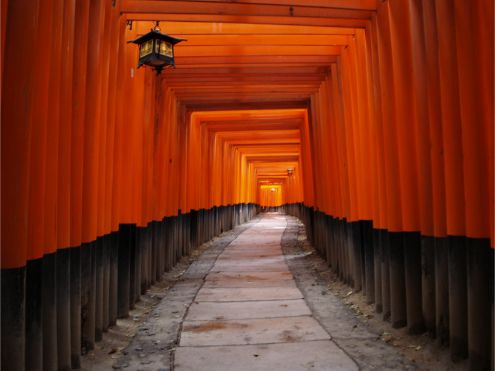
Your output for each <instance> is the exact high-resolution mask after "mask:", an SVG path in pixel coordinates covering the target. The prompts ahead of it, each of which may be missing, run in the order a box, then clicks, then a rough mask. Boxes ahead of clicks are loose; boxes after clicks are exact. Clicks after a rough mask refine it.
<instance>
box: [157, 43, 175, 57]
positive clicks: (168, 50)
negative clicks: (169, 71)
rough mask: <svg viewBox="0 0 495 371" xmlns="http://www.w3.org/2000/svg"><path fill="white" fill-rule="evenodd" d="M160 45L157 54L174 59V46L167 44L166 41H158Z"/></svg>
mask: <svg viewBox="0 0 495 371" xmlns="http://www.w3.org/2000/svg"><path fill="white" fill-rule="evenodd" d="M158 43H159V44H158V45H157V48H156V52H157V53H159V54H160V55H163V56H165V57H169V58H173V57H174V52H173V49H172V44H170V43H168V42H166V41H158Z"/></svg>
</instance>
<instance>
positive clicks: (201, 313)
mask: <svg viewBox="0 0 495 371" xmlns="http://www.w3.org/2000/svg"><path fill="white" fill-rule="evenodd" d="M286 226H287V222H286V218H285V217H284V216H281V215H278V214H268V215H267V216H265V217H264V219H263V220H262V221H261V222H260V223H258V224H256V225H253V226H252V227H251V228H250V229H248V230H246V231H244V232H243V233H242V234H240V235H239V236H238V238H237V239H236V240H235V241H233V242H232V243H231V244H230V245H229V246H228V247H226V248H225V249H224V251H223V252H222V253H221V254H220V255H219V256H218V259H217V260H216V262H215V264H214V265H213V267H212V268H211V269H210V272H209V274H208V275H207V276H206V277H205V280H204V282H205V283H204V284H203V286H202V287H201V288H200V290H199V291H198V293H197V295H196V297H195V299H194V301H193V303H192V304H191V306H190V307H189V309H188V312H187V314H186V316H185V318H184V322H183V324H182V331H181V333H180V340H179V347H178V348H177V349H176V351H175V357H174V369H175V370H180V371H186V370H187V371H199V370H205V371H206V370H212V371H213V370H214V371H222V370H229V371H236V370H241V371H242V370H249V371H252V370H254V371H256V370H260V371H261V370H267V371H268V370H270V371H277V370H298V371H299V370H357V369H358V367H357V365H356V363H355V362H354V361H353V360H352V359H351V358H350V357H349V356H348V355H347V354H346V353H345V352H344V351H342V350H341V349H340V348H339V347H338V346H337V345H336V344H335V343H334V342H333V341H332V340H331V337H330V335H329V333H328V332H327V331H326V330H325V329H324V328H323V327H322V326H321V325H320V323H319V322H318V321H317V320H316V319H315V318H314V316H313V315H312V312H311V310H310V309H309V307H308V306H307V304H306V302H305V301H304V295H303V294H302V292H301V291H300V290H299V289H298V288H297V286H296V284H295V281H294V278H293V276H292V274H291V273H290V271H289V268H288V266H287V263H286V259H285V257H284V255H283V252H282V247H281V239H282V234H283V232H284V231H285V229H286Z"/></svg>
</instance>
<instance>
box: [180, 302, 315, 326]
mask: <svg viewBox="0 0 495 371" xmlns="http://www.w3.org/2000/svg"><path fill="white" fill-rule="evenodd" d="M294 316H311V310H310V309H309V307H308V306H307V305H306V302H305V301H304V300H303V299H297V300H271V301H248V302H246V301H242V302H227V303H220V302H202V303H198V302H194V303H193V304H192V305H191V306H190V307H189V312H188V315H187V318H188V319H189V320H190V321H212V320H228V319H252V318H276V317H294Z"/></svg>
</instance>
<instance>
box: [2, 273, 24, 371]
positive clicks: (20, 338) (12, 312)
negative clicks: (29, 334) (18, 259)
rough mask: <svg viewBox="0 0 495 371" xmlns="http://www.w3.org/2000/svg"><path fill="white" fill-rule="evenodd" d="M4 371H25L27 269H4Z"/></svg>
mask: <svg viewBox="0 0 495 371" xmlns="http://www.w3.org/2000/svg"><path fill="white" fill-rule="evenodd" d="M1 279H2V282H1V285H2V302H1V323H2V345H1V348H2V363H1V365H0V366H1V367H0V368H1V369H2V370H4V369H5V370H7V369H8V370H12V371H23V370H25V358H24V357H25V344H26V341H25V339H26V326H25V313H26V312H25V310H26V307H25V304H26V297H25V294H26V292H25V288H26V268H25V267H22V268H12V269H2V277H1Z"/></svg>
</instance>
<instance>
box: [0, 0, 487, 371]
mask: <svg viewBox="0 0 495 371" xmlns="http://www.w3.org/2000/svg"><path fill="white" fill-rule="evenodd" d="M1 6H2V8H1V10H2V18H1V20H2V25H1V32H2V34H1V35H2V40H1V42H2V142H1V145H2V149H1V151H2V152H1V154H2V173H1V174H2V183H1V185H2V200H1V201H2V224H1V225H2V251H1V264H2V265H1V266H2V273H1V281H2V282H1V290H2V292H1V299H2V303H1V309H2V313H1V319H2V322H1V325H2V330H1V331H2V332H1V334H2V335H1V340H2V345H1V350H2V357H1V359H2V369H5V370H41V369H43V370H55V369H60V370H67V369H70V368H71V367H72V368H77V367H79V364H80V359H81V358H80V357H81V354H84V353H85V352H87V351H89V350H91V349H92V348H93V347H94V345H95V342H97V341H98V340H100V339H101V338H102V333H103V332H105V331H107V329H108V328H109V326H112V325H113V324H115V322H116V319H117V318H120V317H125V316H127V315H128V312H129V309H130V308H132V307H133V306H134V303H135V302H136V301H137V300H139V296H140V294H141V293H143V292H144V291H145V290H146V289H147V288H148V287H149V286H150V285H151V284H152V283H153V282H155V281H156V280H158V279H159V277H160V276H161V273H163V272H164V271H166V270H168V269H170V268H171V267H172V266H173V265H174V264H175V263H176V262H177V261H178V259H180V257H181V256H183V255H186V254H189V253H190V251H191V250H192V249H194V248H196V247H197V246H198V245H199V244H201V243H203V242H205V241H207V240H209V239H211V238H212V237H213V236H215V235H218V234H220V233H221V232H222V231H226V230H228V229H231V228H232V227H233V226H234V225H237V224H239V223H243V222H244V221H247V220H248V219H250V218H252V217H253V216H254V215H255V214H256V213H257V212H259V211H260V209H261V208H266V207H270V208H277V210H281V211H285V212H286V213H288V214H291V215H295V216H298V217H299V218H300V219H301V220H302V221H303V222H304V223H305V225H306V230H307V234H308V237H309V239H310V240H311V242H312V243H313V245H314V246H315V247H316V248H317V250H318V251H319V252H320V253H321V254H322V256H323V257H324V258H325V259H327V261H328V264H329V265H330V266H331V267H332V269H333V270H334V271H335V272H336V273H338V276H339V277H340V278H341V279H342V280H343V281H345V282H346V283H348V284H349V285H351V286H352V287H354V289H355V290H362V293H363V294H364V295H365V296H366V298H367V300H368V302H369V303H374V304H375V308H376V312H377V313H382V315H383V318H384V320H387V321H390V325H391V326H393V327H395V328H398V327H403V326H407V329H408V330H409V332H411V333H421V332H423V331H428V332H429V333H430V334H431V336H435V337H436V338H438V340H439V342H440V343H441V344H449V347H450V351H451V355H452V358H453V359H454V360H455V359H463V358H468V359H469V365H470V368H471V369H473V370H484V369H489V368H490V367H491V364H492V363H491V362H492V361H491V360H492V359H493V356H492V344H493V342H492V337H493V335H492V334H493V333H492V329H493V321H492V318H493V245H494V243H493V241H494V239H493V134H494V133H493V121H494V116H493V100H494V96H493V81H494V73H493V52H494V50H493V45H494V40H493V39H494V36H493V17H494V4H493V2H492V1H491V0H474V1H466V0H423V1H421V0H400V1H398V0H388V1H387V0H385V1H376V0H345V1H344V0H313V1H306V0H239V1H235V2H232V1H207V0H205V1H152V0H113V1H111V0H105V1H102V0H43V1H41V0H2V2H1ZM153 21H160V28H161V30H162V32H165V33H167V34H170V35H173V36H175V37H180V38H184V39H187V41H184V42H181V43H180V44H178V45H177V46H176V47H175V57H176V58H175V62H176V68H175V69H167V70H165V71H164V72H162V73H161V74H160V75H157V74H155V72H154V71H152V70H151V69H149V68H140V69H137V68H136V66H137V58H138V50H137V47H136V46H135V45H134V44H128V41H130V40H133V39H135V38H137V37H138V36H139V35H142V34H144V33H146V32H148V31H149V30H150V28H151V27H153V24H154V23H153Z"/></svg>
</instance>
